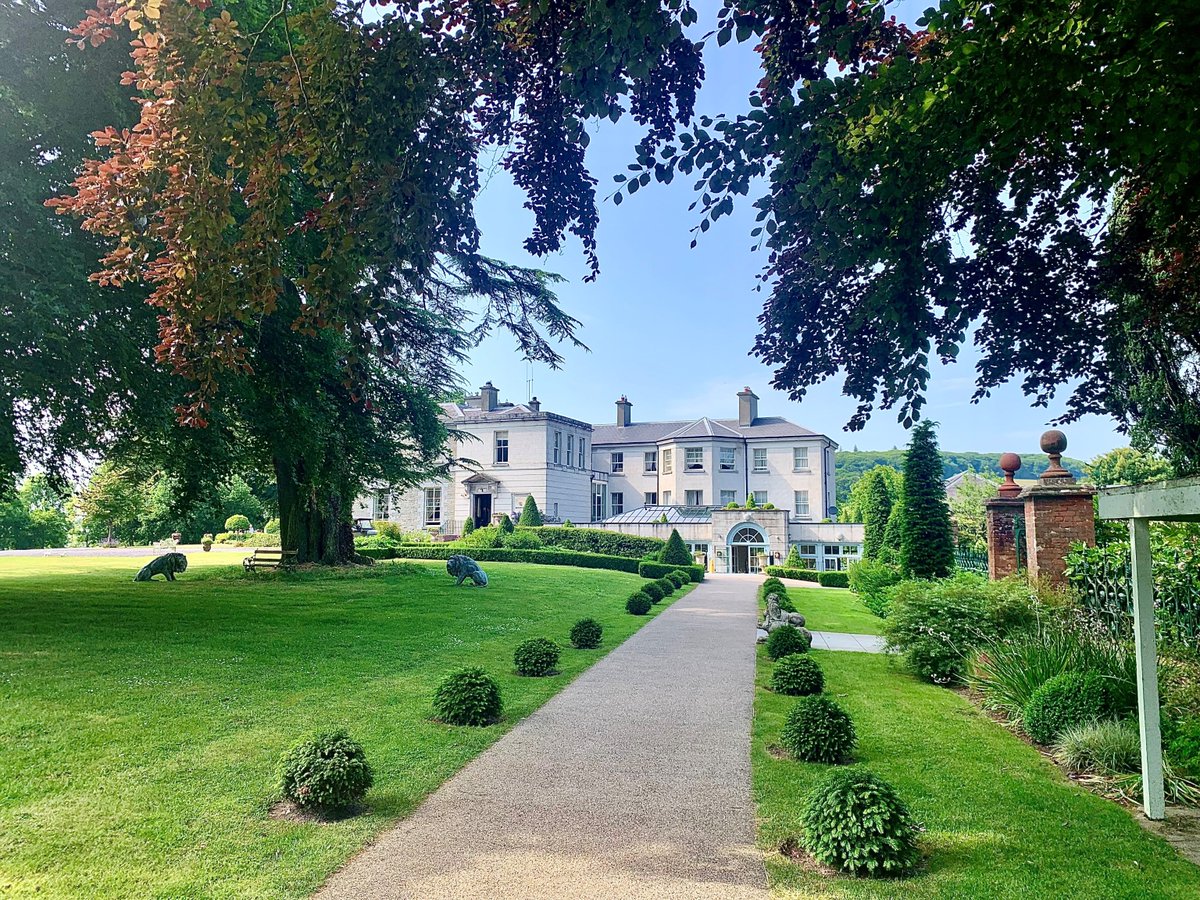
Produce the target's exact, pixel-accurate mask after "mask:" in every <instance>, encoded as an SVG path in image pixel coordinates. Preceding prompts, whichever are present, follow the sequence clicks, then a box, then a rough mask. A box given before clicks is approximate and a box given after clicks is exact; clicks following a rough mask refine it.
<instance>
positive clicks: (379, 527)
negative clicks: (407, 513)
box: [371, 519, 404, 543]
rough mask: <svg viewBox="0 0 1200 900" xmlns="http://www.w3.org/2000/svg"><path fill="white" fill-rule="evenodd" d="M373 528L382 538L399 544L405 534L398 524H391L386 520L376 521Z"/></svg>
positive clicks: (372, 524) (372, 525)
mask: <svg viewBox="0 0 1200 900" xmlns="http://www.w3.org/2000/svg"><path fill="white" fill-rule="evenodd" d="M371 527H372V528H374V529H375V533H376V534H377V535H379V536H380V537H387V538H391V539H392V540H394V541H396V542H397V543H399V542H400V540H401V535H402V534H403V533H404V532H403V531H402V530H401V528H400V526H399V525H398V524H397V523H395V522H389V521H387V520H386V519H376V520H375V521H374V522H372V523H371Z"/></svg>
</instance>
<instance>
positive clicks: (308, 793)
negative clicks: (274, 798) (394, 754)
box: [279, 729, 375, 812]
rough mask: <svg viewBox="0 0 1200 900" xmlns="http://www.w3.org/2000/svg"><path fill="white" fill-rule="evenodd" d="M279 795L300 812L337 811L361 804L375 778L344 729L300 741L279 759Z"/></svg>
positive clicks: (356, 745) (365, 758)
mask: <svg viewBox="0 0 1200 900" xmlns="http://www.w3.org/2000/svg"><path fill="white" fill-rule="evenodd" d="M279 780H280V789H281V791H282V792H283V796H284V797H286V798H287V799H288V800H291V801H292V802H293V803H295V804H296V805H297V806H299V807H302V808H303V809H309V810H315V811H318V812H341V811H343V810H346V809H348V808H350V807H352V806H354V805H355V804H357V803H359V802H361V800H362V799H363V797H365V796H366V794H367V791H368V790H369V789H370V787H371V785H372V784H374V781H375V777H374V774H373V773H372V772H371V766H370V765H369V764H368V763H367V755H366V753H365V752H364V751H363V748H362V745H361V744H359V743H358V742H357V741H355V740H352V739H351V737H350V735H348V734H347V733H346V732H345V730H343V729H338V730H336V731H329V732H325V733H323V734H318V735H317V736H316V737H314V738H312V739H311V740H307V741H301V742H300V743H298V744H296V745H295V746H294V747H292V748H291V749H290V750H289V751H288V752H287V753H285V754H284V755H283V756H282V757H281V758H280V760H279Z"/></svg>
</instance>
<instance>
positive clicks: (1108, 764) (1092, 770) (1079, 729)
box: [1054, 719, 1142, 775]
mask: <svg viewBox="0 0 1200 900" xmlns="http://www.w3.org/2000/svg"><path fill="white" fill-rule="evenodd" d="M1054 758H1055V759H1056V760H1057V761H1058V762H1059V763H1060V764H1061V765H1062V766H1063V767H1065V768H1066V769H1067V771H1068V772H1073V773H1075V774H1076V775H1082V774H1089V775H1117V774H1121V773H1124V772H1136V771H1138V769H1140V768H1141V766H1142V741H1141V736H1140V735H1139V734H1138V727H1137V723H1135V722H1131V721H1128V720H1126V721H1124V722H1118V721H1116V720H1115V719H1109V720H1107V721H1101V722H1084V723H1082V724H1079V725H1069V726H1067V727H1066V728H1064V729H1063V730H1062V731H1061V732H1060V733H1059V735H1058V739H1057V740H1056V741H1055V742H1054Z"/></svg>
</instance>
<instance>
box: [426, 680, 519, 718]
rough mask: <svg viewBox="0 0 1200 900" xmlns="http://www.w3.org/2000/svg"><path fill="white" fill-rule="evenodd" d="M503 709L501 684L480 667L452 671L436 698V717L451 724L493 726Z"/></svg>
mask: <svg viewBox="0 0 1200 900" xmlns="http://www.w3.org/2000/svg"><path fill="white" fill-rule="evenodd" d="M503 709H504V702H503V701H502V700H501V699H500V685H499V684H497V683H496V679H495V678H493V677H492V676H491V675H489V674H488V673H487V672H485V671H484V670H483V669H479V668H469V669H459V670H458V671H457V672H451V673H450V674H449V675H447V676H446V677H445V678H443V679H442V683H441V684H439V685H438V688H437V692H436V693H435V694H434V695H433V712H434V715H435V716H437V718H439V719H441V720H442V721H443V722H446V723H447V724H449V725H491V724H492V723H493V722H496V721H497V720H498V719H499V718H500V713H501V712H502V711H503Z"/></svg>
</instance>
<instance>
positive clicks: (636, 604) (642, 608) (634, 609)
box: [625, 591, 650, 616]
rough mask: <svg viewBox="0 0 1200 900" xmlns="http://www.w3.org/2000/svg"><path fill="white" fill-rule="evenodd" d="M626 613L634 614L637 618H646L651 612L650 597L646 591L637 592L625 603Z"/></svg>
mask: <svg viewBox="0 0 1200 900" xmlns="http://www.w3.org/2000/svg"><path fill="white" fill-rule="evenodd" d="M625 611H626V612H630V613H633V614H634V615H635V616H644V615H645V614H646V613H648V612H650V597H649V596H648V595H647V594H646V592H645V591H636V592H635V593H634V594H633V595H632V596H631V597H630V598H629V599H628V600H626V601H625Z"/></svg>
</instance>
